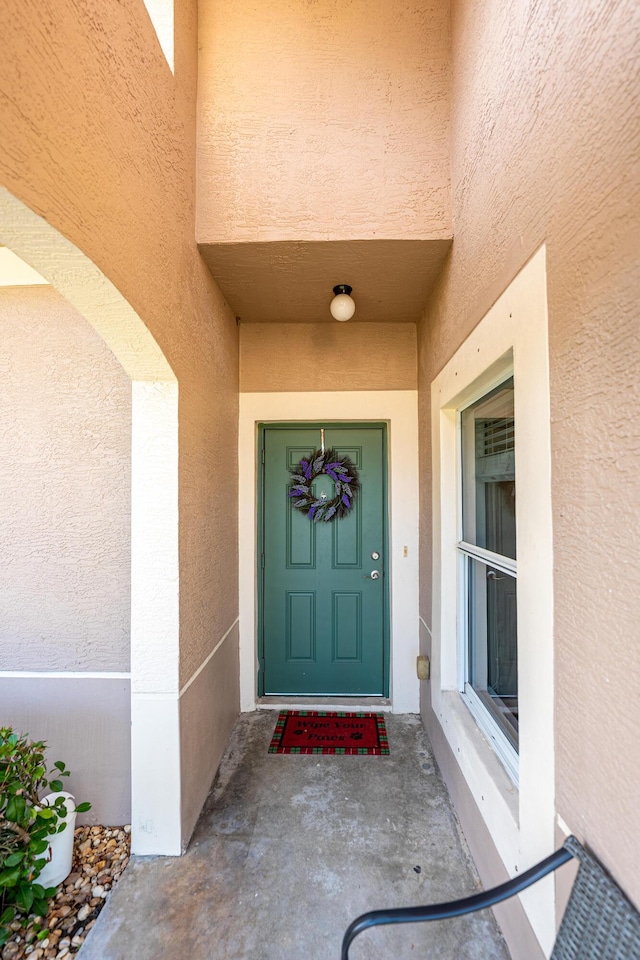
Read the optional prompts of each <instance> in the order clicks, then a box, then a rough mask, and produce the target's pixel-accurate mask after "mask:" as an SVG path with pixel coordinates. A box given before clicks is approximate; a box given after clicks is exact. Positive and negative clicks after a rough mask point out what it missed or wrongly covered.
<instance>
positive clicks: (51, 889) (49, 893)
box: [44, 887, 58, 898]
mask: <svg viewBox="0 0 640 960" xmlns="http://www.w3.org/2000/svg"><path fill="white" fill-rule="evenodd" d="M57 892H58V888H57V887H47V889H46V890H45V892H44V895H45V897H47V898H50V897H55V895H56V893H57Z"/></svg>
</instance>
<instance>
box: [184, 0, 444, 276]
mask: <svg viewBox="0 0 640 960" xmlns="http://www.w3.org/2000/svg"><path fill="white" fill-rule="evenodd" d="M200 43H201V55H200V73H199V85H198V99H199V149H198V226H197V236H198V240H199V241H201V242H202V243H211V242H218V243H219V242H229V241H236V242H239V241H243V240H295V239H303V240H307V241H309V240H328V239H330V240H340V239H355V238H360V239H370V238H380V237H403V238H405V239H410V238H416V239H420V238H423V237H433V238H437V237H448V236H450V198H449V148H448V97H447V91H448V78H449V75H448V55H449V20H448V4H446V3H442V2H440V0H421V2H420V3H416V2H414V0H393V2H392V0H375V2H373V3H372V2H371V0H351V2H349V3H345V2H343V0H315V2H314V3H309V2H308V0H276V2H271V3H268V4H260V3H254V2H247V0H216V2H215V3H213V2H207V3H201V4H200ZM334 282H338V281H334Z"/></svg>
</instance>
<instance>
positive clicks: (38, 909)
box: [31, 897, 49, 917]
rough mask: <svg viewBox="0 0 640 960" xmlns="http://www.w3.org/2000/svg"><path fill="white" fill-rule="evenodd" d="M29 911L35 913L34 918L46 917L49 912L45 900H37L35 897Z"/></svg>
mask: <svg viewBox="0 0 640 960" xmlns="http://www.w3.org/2000/svg"><path fill="white" fill-rule="evenodd" d="M31 910H32V912H33V913H35V915H36V917H46V915H47V912H48V910H49V904H48V903H47V901H46V900H39V899H38V898H37V897H36V899H35V900H34V901H33V906H32V908H31Z"/></svg>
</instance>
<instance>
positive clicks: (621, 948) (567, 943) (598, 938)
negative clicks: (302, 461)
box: [551, 837, 640, 960]
mask: <svg viewBox="0 0 640 960" xmlns="http://www.w3.org/2000/svg"><path fill="white" fill-rule="evenodd" d="M564 846H565V847H566V849H567V850H569V852H570V853H572V854H573V856H574V857H575V858H576V859H577V860H578V861H579V863H580V867H579V870H578V876H577V877H576V880H575V883H574V885H573V889H572V891H571V897H570V898H569V903H568V904H567V909H566V910H565V914H564V917H563V918H562V923H561V924H560V929H559V931H558V936H557V938H556V945H555V947H554V948H553V953H552V954H551V960H640V914H639V913H638V911H637V910H636V909H635V907H634V906H633V905H632V904H631V903H629V901H628V900H627V898H626V897H625V896H624V894H623V893H622V891H621V890H620V889H619V888H618V887H617V886H616V885H615V883H614V882H613V880H612V879H611V877H610V876H609V875H608V874H607V873H605V871H604V870H603V869H602V867H601V866H600V864H599V863H598V862H597V861H596V860H594V859H593V857H590V856H589V854H588V853H587V852H586V850H585V849H584V847H583V846H582V845H581V844H580V843H578V841H577V840H576V839H575V837H569V838H568V839H567V840H566V842H565V844H564Z"/></svg>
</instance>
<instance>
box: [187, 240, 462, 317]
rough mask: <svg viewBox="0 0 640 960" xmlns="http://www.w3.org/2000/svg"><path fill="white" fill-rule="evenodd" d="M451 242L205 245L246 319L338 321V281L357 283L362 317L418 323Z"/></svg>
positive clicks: (222, 283)
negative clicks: (333, 305)
mask: <svg viewBox="0 0 640 960" xmlns="http://www.w3.org/2000/svg"><path fill="white" fill-rule="evenodd" d="M450 246H451V240H331V241H326V242H315V241H313V242H303V241H274V242H265V243H216V244H205V243H201V244H200V245H199V248H200V252H201V254H202V256H203V258H204V260H205V262H206V264H207V266H208V267H209V269H210V271H211V273H212V274H213V276H214V277H215V279H216V280H217V282H218V284H219V285H220V288H221V290H222V292H223V294H224V296H225V298H226V299H227V301H228V303H229V305H230V306H231V308H232V310H233V311H234V312H235V314H236V315H237V316H239V317H240V319H241V321H242V322H244V323H269V322H272V323H287V322H297V321H300V322H305V323H314V322H322V321H327V322H332V323H334V322H335V321H334V320H333V318H332V316H331V314H330V313H329V304H330V302H331V299H332V297H333V293H332V288H333V287H334V286H335V285H336V284H337V283H348V284H350V285H351V286H352V287H353V299H354V300H355V302H356V314H355V319H356V320H358V321H360V322H387V323H388V322H390V321H395V322H400V323H407V322H415V321H417V320H418V318H419V316H420V313H421V311H422V309H423V308H424V305H425V302H426V300H427V297H428V295H429V293H430V291H431V290H432V288H433V285H434V283H435V280H436V278H437V276H438V274H439V272H440V269H441V267H442V264H443V262H444V259H445V257H446V255H447V252H448V250H449V247H450Z"/></svg>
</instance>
